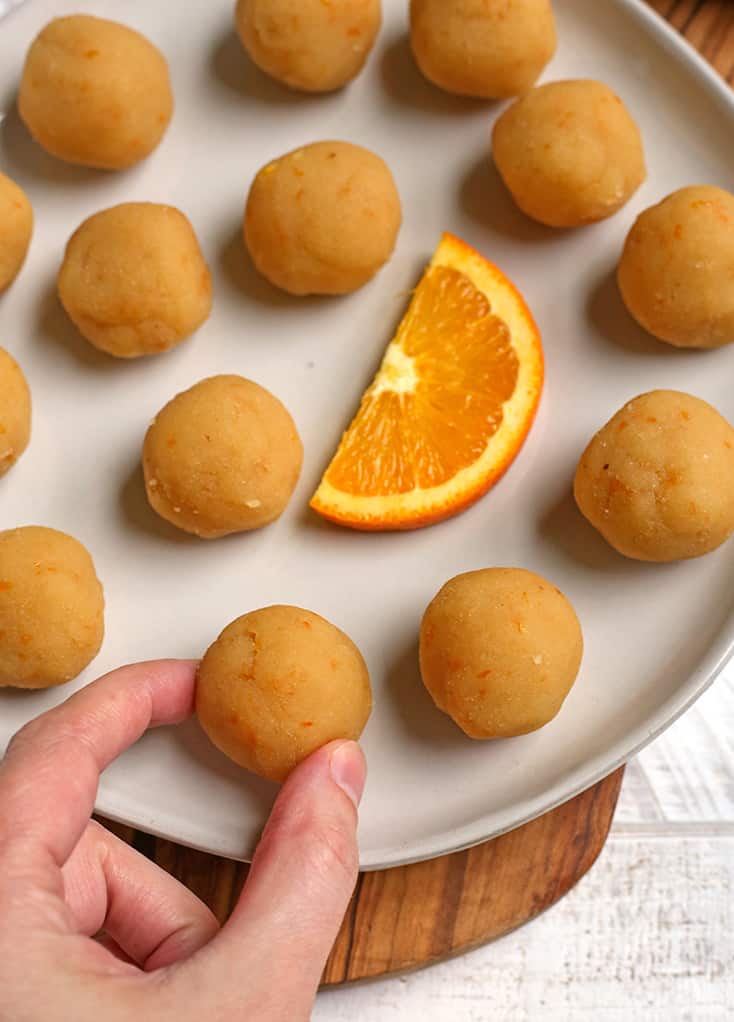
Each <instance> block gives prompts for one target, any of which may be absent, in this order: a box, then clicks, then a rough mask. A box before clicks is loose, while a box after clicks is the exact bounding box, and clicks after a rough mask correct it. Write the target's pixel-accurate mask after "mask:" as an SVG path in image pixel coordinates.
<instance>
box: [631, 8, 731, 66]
mask: <svg viewBox="0 0 734 1022" xmlns="http://www.w3.org/2000/svg"><path fill="white" fill-rule="evenodd" d="M649 4H650V7H652V8H654V10H656V11H657V12H658V14H661V15H662V16H663V17H664V18H666V19H667V20H668V21H669V22H670V23H671V24H672V25H674V26H675V28H677V29H678V31H679V32H681V33H682V34H683V35H684V36H685V37H686V39H687V40H688V41H689V42H690V43H691V44H692V45H693V46H694V47H695V48H696V49H697V50H699V51H700V52H701V53H702V54H703V55H704V57H706V59H707V60H708V61H709V63H710V64H712V65H713V66H714V67H715V68H716V70H717V71H718V72H719V74H720V75H721V76H722V77H723V78H725V79H726V80H727V81H728V82H729V84H730V85H734V3H733V2H732V0H649Z"/></svg>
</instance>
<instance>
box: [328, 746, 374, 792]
mask: <svg viewBox="0 0 734 1022" xmlns="http://www.w3.org/2000/svg"><path fill="white" fill-rule="evenodd" d="M329 770H330V773H331V779H332V781H333V782H334V784H338V785H339V787H340V788H341V790H342V791H343V792H344V794H345V795H346V796H347V797H348V798H350V799H351V800H352V802H353V803H354V805H355V808H356V807H357V806H358V805H359V803H360V802H361V801H362V792H363V791H364V782H365V777H366V774H367V764H366V763H365V759H364V754H363V753H362V750H361V749H360V747H359V746H358V745H357V743H356V742H344V743H343V744H342V745H338V746H337V747H336V749H334V751H333V752H332V754H331V758H330V760H329Z"/></svg>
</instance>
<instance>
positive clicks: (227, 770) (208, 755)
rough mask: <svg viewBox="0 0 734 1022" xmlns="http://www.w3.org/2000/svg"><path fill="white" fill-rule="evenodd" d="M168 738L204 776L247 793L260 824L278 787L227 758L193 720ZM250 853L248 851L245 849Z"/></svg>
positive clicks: (179, 727)
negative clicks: (219, 778) (221, 781)
mask: <svg viewBox="0 0 734 1022" xmlns="http://www.w3.org/2000/svg"><path fill="white" fill-rule="evenodd" d="M171 735H172V737H173V739H174V740H175V742H176V744H177V745H178V746H179V747H180V748H181V749H182V750H183V752H184V753H185V755H186V756H187V757H188V758H189V759H191V760H193V762H195V763H196V764H197V765H198V766H200V767H202V768H203V769H204V770H206V771H207V773H211V774H215V775H217V776H218V777H221V778H223V779H224V780H226V781H228V782H231V783H232V784H233V785H236V786H237V787H238V788H245V789H246V790H247V795H248V800H249V802H250V804H251V807H252V808H253V809H254V810H255V811H256V812H258V813H261V814H262V820H263V823H265V819H266V817H267V815H268V813H269V812H270V809H271V807H272V804H273V802H274V800H275V797H276V795H277V794H278V791H279V790H280V787H279V785H277V784H275V783H274V782H272V781H266V780H264V779H263V778H262V777H257V776H256V774H252V773H250V771H249V770H244V769H243V768H242V767H239V766H237V764H236V763H233V762H232V760H231V759H228V758H227V757H226V756H225V755H224V753H223V752H220V751H219V749H217V747H216V746H215V745H212V743H211V742H210V741H209V739H208V738H207V736H206V734H205V733H204V731H203V730H202V727H201V725H200V724H199V722H198V720H196V718H192V719H191V720H187V721H185V723H183V724H179V726H178V727H175V728H172V729H171ZM247 851H249V849H247Z"/></svg>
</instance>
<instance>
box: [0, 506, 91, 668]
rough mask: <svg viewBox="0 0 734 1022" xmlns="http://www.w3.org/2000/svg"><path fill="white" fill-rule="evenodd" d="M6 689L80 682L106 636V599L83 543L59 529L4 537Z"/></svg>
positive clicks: (0, 543) (1, 588)
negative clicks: (83, 672)
mask: <svg viewBox="0 0 734 1022" xmlns="http://www.w3.org/2000/svg"><path fill="white" fill-rule="evenodd" d="M0 624H2V628H0V687H3V686H11V687H13V688H50V687H51V686H52V685H62V684H63V683H64V682H65V681H71V680H72V678H76V677H77V675H78V674H80V673H81V672H82V671H83V670H84V668H85V667H86V666H87V664H89V663H90V662H91V661H92V660H93V659H94V658H95V657H96V655H97V653H98V652H99V649H100V646H101V645H102V639H103V638H104V594H103V592H102V586H101V584H100V582H99V579H98V578H97V575H96V573H95V570H94V563H93V562H92V558H91V557H90V556H89V553H88V552H87V550H86V549H85V547H83V546H82V544H81V543H80V542H79V541H78V540H76V539H74V538H73V536H67V535H66V533H65V532H57V531H56V529H45V528H42V527H41V526H37V525H28V526H25V527H23V528H20V529H9V530H8V531H7V532H0Z"/></svg>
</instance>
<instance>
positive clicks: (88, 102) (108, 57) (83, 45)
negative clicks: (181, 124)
mask: <svg viewBox="0 0 734 1022" xmlns="http://www.w3.org/2000/svg"><path fill="white" fill-rule="evenodd" d="M18 109H19V111H20V116H21V117H22V119H23V120H24V121H25V123H26V126H27V127H28V130H29V131H30V133H31V135H33V137H34V139H35V140H36V142H38V143H39V144H40V145H42V146H43V148H44V149H45V150H46V151H47V152H49V153H51V154H52V155H53V156H58V157H59V158H60V159H62V160H66V161H67V162H69V163H78V164H82V165H84V166H87V167H99V168H102V169H105V170H119V169H120V168H122V167H130V166H132V165H133V164H134V163H138V162H139V161H140V160H142V159H144V158H145V157H146V156H148V155H149V154H150V153H151V152H152V151H153V150H154V149H155V147H156V146H157V145H158V143H159V142H160V140H161V138H162V137H163V133H164V132H165V130H166V128H167V127H168V122H169V121H170V119H171V114H172V113H173V95H172V93H171V83H170V80H169V77H168V65H167V64H166V61H165V58H164V57H163V55H162V54H161V52H160V51H159V50H158V49H156V47H155V46H153V44H152V43H151V42H149V41H148V40H147V39H146V38H145V37H144V36H142V35H140V33H139V32H135V31H133V29H131V28H127V27H126V26H125V25H118V24H117V22H115V21H106V20H104V19H103V18H93V17H91V16H90V15H87V14H74V15H72V16H71V17H67V18H55V19H54V20H53V21H50V22H49V23H48V25H46V27H45V28H44V29H42V30H41V32H40V33H39V34H38V35H37V36H36V38H35V40H34V41H33V43H32V44H31V48H30V49H29V51H28V55H27V57H26V61H25V67H24V68H23V77H22V78H21V82H20V92H19V93H18Z"/></svg>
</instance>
